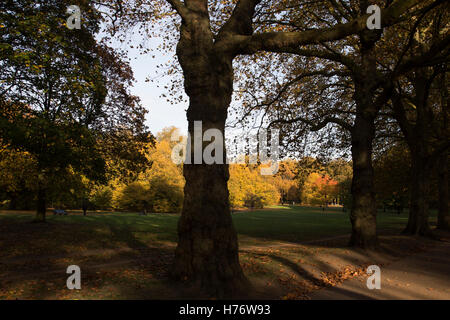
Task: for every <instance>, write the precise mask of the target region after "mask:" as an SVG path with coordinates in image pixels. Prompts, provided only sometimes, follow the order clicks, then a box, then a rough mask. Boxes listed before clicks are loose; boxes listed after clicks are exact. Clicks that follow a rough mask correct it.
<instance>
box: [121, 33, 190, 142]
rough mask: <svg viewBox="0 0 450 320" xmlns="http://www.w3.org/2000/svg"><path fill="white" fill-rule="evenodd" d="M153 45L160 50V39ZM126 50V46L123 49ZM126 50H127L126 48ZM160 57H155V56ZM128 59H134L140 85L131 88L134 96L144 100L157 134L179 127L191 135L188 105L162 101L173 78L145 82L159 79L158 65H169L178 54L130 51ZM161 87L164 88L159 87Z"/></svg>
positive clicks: (151, 128)
mask: <svg viewBox="0 0 450 320" xmlns="http://www.w3.org/2000/svg"><path fill="white" fill-rule="evenodd" d="M148 45H149V46H152V47H154V48H156V46H157V45H158V40H157V39H152V40H150V41H149V43H148ZM122 48H124V47H122ZM125 48H126V47H125ZM153 55H155V56H156V57H155V58H153V57H152V56H153ZM128 56H129V57H130V58H131V67H132V68H133V72H134V76H135V78H136V83H135V85H134V87H133V88H132V89H131V91H132V93H133V94H134V95H136V96H139V97H140V98H141V103H142V105H143V106H144V107H145V108H146V109H147V110H148V111H149V113H148V114H147V125H148V126H149V128H150V131H151V132H152V133H153V134H156V133H158V132H159V131H161V129H163V128H165V127H169V126H175V127H177V128H180V129H181V132H182V133H185V132H187V120H186V112H185V110H186V109H187V107H188V105H187V104H178V105H171V104H170V103H168V102H167V101H166V99H165V98H162V97H161V95H162V94H167V93H168V91H167V90H165V89H164V85H165V83H167V82H168V81H170V79H165V78H163V77H159V78H158V80H157V81H154V82H145V79H146V78H147V77H150V78H155V77H156V76H157V74H156V71H157V68H156V66H157V65H158V64H162V63H165V62H167V61H168V60H169V59H171V58H173V56H174V52H171V53H167V54H162V53H160V52H159V51H157V50H155V51H154V52H152V53H148V54H145V55H140V54H139V51H138V50H137V49H128ZM157 85H159V86H160V88H158V87H157Z"/></svg>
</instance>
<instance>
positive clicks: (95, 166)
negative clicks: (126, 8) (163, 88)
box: [0, 0, 149, 222]
mask: <svg viewBox="0 0 450 320" xmlns="http://www.w3.org/2000/svg"><path fill="white" fill-rule="evenodd" d="M71 4H72V2H70V3H69V2H67V1H28V0H21V1H6V2H2V3H1V4H0V11H1V14H0V25H1V26H2V28H0V67H1V69H2V81H1V82H0V105H1V110H2V113H1V114H0V116H1V117H0V133H1V136H2V139H4V141H5V143H6V144H7V145H8V146H9V147H10V148H11V149H14V148H15V149H19V150H21V151H26V152H28V153H29V154H30V155H31V156H32V157H33V158H34V160H35V161H36V164H37V176H38V179H37V189H36V193H37V213H36V221H39V222H42V221H45V213H46V207H47V202H48V193H49V191H50V187H51V185H52V184H51V181H58V180H64V176H65V174H66V172H67V170H74V171H76V172H78V173H80V174H83V175H85V176H87V177H89V178H90V179H91V180H96V181H102V180H105V174H106V169H107V168H106V160H105V159H106V158H107V155H108V152H107V151H109V150H111V148H110V149H109V150H108V149H107V148H106V147H107V146H108V143H102V142H105V141H108V142H109V143H113V142H115V143H116V146H118V145H120V144H122V145H123V146H126V148H123V150H122V151H121V154H130V153H133V154H138V155H139V154H141V153H140V149H141V148H142V145H141V144H140V143H138V142H137V141H144V142H146V141H148V139H149V134H148V132H146V127H145V125H144V124H143V122H144V114H145V110H144V109H143V108H142V107H141V106H140V105H139V101H138V99H137V98H136V97H134V96H132V95H130V94H129V92H128V89H127V87H128V86H129V85H130V83H131V81H132V79H133V78H132V73H131V69H130V67H129V66H128V65H127V64H126V63H125V62H123V61H122V60H121V57H120V55H118V54H117V53H116V52H114V51H113V50H112V49H111V48H109V47H107V46H106V45H104V44H100V43H97V41H96V40H95V35H96V33H97V32H98V31H99V24H100V18H101V17H100V16H99V15H98V14H97V13H96V11H95V10H94V8H93V6H92V4H90V3H89V2H88V1H81V2H80V3H79V5H80V7H81V9H82V10H83V12H84V23H83V27H82V28H81V30H69V29H68V28H67V27H66V25H65V24H66V19H67V15H66V10H67V7H68V6H69V5H71ZM130 137H132V139H130ZM132 141H135V143H130V142H132ZM127 142H128V144H127ZM135 147H136V148H135ZM127 151H130V152H127ZM133 160H135V162H136V163H138V161H136V160H137V158H134V159H133Z"/></svg>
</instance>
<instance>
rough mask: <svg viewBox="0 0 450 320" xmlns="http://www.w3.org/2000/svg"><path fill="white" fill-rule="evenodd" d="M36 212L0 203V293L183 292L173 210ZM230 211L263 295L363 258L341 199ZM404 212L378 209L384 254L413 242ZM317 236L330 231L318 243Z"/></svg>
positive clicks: (293, 290) (296, 289) (291, 293)
mask: <svg viewBox="0 0 450 320" xmlns="http://www.w3.org/2000/svg"><path fill="white" fill-rule="evenodd" d="M32 218H33V216H32V214H31V213H12V212H2V213H0V299H15V298H19V299H36V298H42V299H117V298H122V299H129V298H133V299H141V298H146V299H164V298H180V297H183V296H184V295H185V294H186V295H187V294H188V293H183V292H182V291H180V290H178V289H177V288H174V287H173V286H172V284H171V283H170V281H168V279H167V271H168V269H169V268H170V262H171V260H172V257H173V252H174V248H175V246H176V240H177V232H176V227H177V221H178V219H179V216H178V215H158V214H151V215H148V216H140V215H138V214H132V213H95V214H90V215H88V216H87V217H83V216H81V215H79V214H75V215H69V216H53V215H49V216H48V223H46V224H34V223H31V221H32ZM435 219H436V218H435V217H434V216H433V217H432V218H431V221H432V223H434V222H435ZM233 220H234V224H235V227H236V230H237V232H238V236H239V245H240V261H241V264H242V266H243V269H244V272H245V273H246V275H247V276H248V277H249V278H250V279H251V280H252V282H253V283H254V284H255V287H256V288H259V294H261V295H263V296H264V297H267V298H282V297H285V298H286V297H287V298H289V297H293V298H298V297H299V296H301V295H303V294H304V293H305V292H307V291H308V290H312V289H314V288H318V287H320V286H322V285H327V282H330V283H331V282H332V280H330V277H331V279H332V276H331V275H332V273H333V272H334V273H336V272H341V269H342V268H345V267H346V266H350V265H351V266H353V267H352V268H357V267H358V266H360V265H363V264H364V263H365V262H367V261H366V260H367V257H365V256H364V255H363V254H361V253H360V252H357V251H351V252H350V251H349V249H348V248H347V247H346V242H347V241H348V236H347V235H348V234H349V233H350V222H349V217H348V214H347V213H344V212H342V211H341V210H340V209H338V208H336V209H328V210H327V211H322V210H321V209H319V208H305V207H280V206H279V207H272V208H268V209H265V210H257V211H241V212H237V213H235V214H233ZM406 222H407V214H406V213H404V214H401V215H397V214H395V213H380V214H379V216H378V227H379V230H380V233H381V234H382V237H383V235H385V236H384V237H385V238H383V239H382V240H383V243H384V244H386V245H388V247H389V250H390V251H392V252H390V253H389V254H390V255H392V254H394V255H396V254H400V253H399V252H397V253H394V252H393V250H394V249H395V248H399V250H397V251H401V254H403V253H406V252H407V251H408V250H410V249H411V250H412V245H408V246H406V247H405V246H404V244H405V241H406V240H405V239H404V238H403V237H401V236H393V235H396V234H398V233H399V232H400V231H401V229H402V228H403V227H404V226H405V224H406ZM320 239H326V240H324V241H318V242H317V243H315V240H320ZM408 243H412V242H411V241H409V242H408ZM386 248H387V247H386ZM394 251H395V250H394ZM71 264H76V265H79V266H80V267H81V269H82V274H83V277H82V282H83V289H82V290H81V291H70V290H67V288H66V286H65V281H66V279H67V276H68V275H66V274H65V270H66V268H67V266H69V265H71ZM350 271H351V270H350ZM327 277H328V278H327ZM324 279H327V280H324ZM256 291H258V290H256ZM257 295H258V293H255V296H257Z"/></svg>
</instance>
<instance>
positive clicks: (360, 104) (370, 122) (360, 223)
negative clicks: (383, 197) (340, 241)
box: [350, 0, 381, 249]
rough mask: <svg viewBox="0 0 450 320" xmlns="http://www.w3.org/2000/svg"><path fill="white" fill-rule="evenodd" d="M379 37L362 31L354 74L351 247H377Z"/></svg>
mask: <svg viewBox="0 0 450 320" xmlns="http://www.w3.org/2000/svg"><path fill="white" fill-rule="evenodd" d="M361 8H362V10H363V8H367V1H365V0H364V1H361ZM361 13H362V14H363V13H364V12H361ZM380 37H381V32H379V31H377V30H375V31H370V30H365V31H363V32H361V34H360V42H361V65H360V70H359V72H356V73H355V74H354V81H355V95H354V98H355V102H356V118H355V123H354V125H353V128H352V131H351V134H352V159H353V180H352V209H351V213H350V221H351V223H352V235H351V238H350V245H351V246H356V247H360V248H364V249H374V248H375V247H376V246H377V244H378V239H377V221H376V216H377V206H376V202H375V190H374V180H373V179H374V173H373V165H372V148H373V139H374V138H375V118H376V116H377V114H378V111H379V108H380V106H379V105H378V104H379V102H377V100H376V99H377V96H376V89H377V88H378V86H379V84H378V83H377V82H376V80H375V79H374V77H372V76H370V75H375V74H376V69H377V59H376V55H375V51H374V49H375V44H376V42H377V41H378V40H379V39H380Z"/></svg>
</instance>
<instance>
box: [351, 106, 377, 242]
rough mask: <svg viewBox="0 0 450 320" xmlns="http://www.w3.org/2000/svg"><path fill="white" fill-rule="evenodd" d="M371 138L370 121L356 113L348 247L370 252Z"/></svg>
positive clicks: (374, 235) (372, 212) (373, 227)
mask: <svg viewBox="0 0 450 320" xmlns="http://www.w3.org/2000/svg"><path fill="white" fill-rule="evenodd" d="M373 136H374V119H373V117H372V116H369V115H367V114H366V115H364V114H363V113H358V114H357V115H356V120H355V125H354V127H353V131H352V158H353V180H352V208H351V213H350V220H351V223H352V235H351V238H350V245H351V246H356V247H360V248H365V249H373V248H375V247H376V246H377V221H376V212H377V211H376V203H375V193H374V183H373V166H372V142H373Z"/></svg>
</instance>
